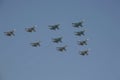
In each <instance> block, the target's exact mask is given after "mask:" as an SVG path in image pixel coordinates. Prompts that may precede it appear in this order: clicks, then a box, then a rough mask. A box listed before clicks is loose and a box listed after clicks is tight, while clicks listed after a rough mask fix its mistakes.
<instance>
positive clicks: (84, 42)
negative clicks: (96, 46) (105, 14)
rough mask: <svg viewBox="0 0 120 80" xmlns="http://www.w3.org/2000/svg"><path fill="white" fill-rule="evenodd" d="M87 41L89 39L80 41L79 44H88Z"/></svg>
mask: <svg viewBox="0 0 120 80" xmlns="http://www.w3.org/2000/svg"><path fill="white" fill-rule="evenodd" d="M87 41H88V39H86V40H83V41H78V45H81V46H84V45H87Z"/></svg>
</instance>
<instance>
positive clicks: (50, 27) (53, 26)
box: [48, 24, 60, 30]
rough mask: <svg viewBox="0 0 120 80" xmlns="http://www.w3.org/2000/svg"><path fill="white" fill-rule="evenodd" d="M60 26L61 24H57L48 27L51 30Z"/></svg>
mask: <svg viewBox="0 0 120 80" xmlns="http://www.w3.org/2000/svg"><path fill="white" fill-rule="evenodd" d="M59 26H60V24H55V25H49V26H48V27H49V29H50V30H58V29H59Z"/></svg>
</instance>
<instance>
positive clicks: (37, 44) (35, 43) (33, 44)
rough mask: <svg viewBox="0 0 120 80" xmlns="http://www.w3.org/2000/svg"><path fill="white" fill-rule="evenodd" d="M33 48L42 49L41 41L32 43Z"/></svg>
mask: <svg viewBox="0 0 120 80" xmlns="http://www.w3.org/2000/svg"><path fill="white" fill-rule="evenodd" d="M30 44H31V46H33V47H38V46H39V47H40V41H37V42H32V43H30Z"/></svg>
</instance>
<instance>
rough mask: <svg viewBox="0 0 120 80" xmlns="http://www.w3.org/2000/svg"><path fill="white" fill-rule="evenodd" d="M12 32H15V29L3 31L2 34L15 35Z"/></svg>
mask: <svg viewBox="0 0 120 80" xmlns="http://www.w3.org/2000/svg"><path fill="white" fill-rule="evenodd" d="M14 32H15V29H13V30H11V31H7V32H4V34H5V35H6V36H15V34H14Z"/></svg>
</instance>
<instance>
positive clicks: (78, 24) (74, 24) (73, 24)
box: [72, 21, 83, 28]
mask: <svg viewBox="0 0 120 80" xmlns="http://www.w3.org/2000/svg"><path fill="white" fill-rule="evenodd" d="M72 26H73V27H76V28H79V27H83V21H80V22H75V23H72Z"/></svg>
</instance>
